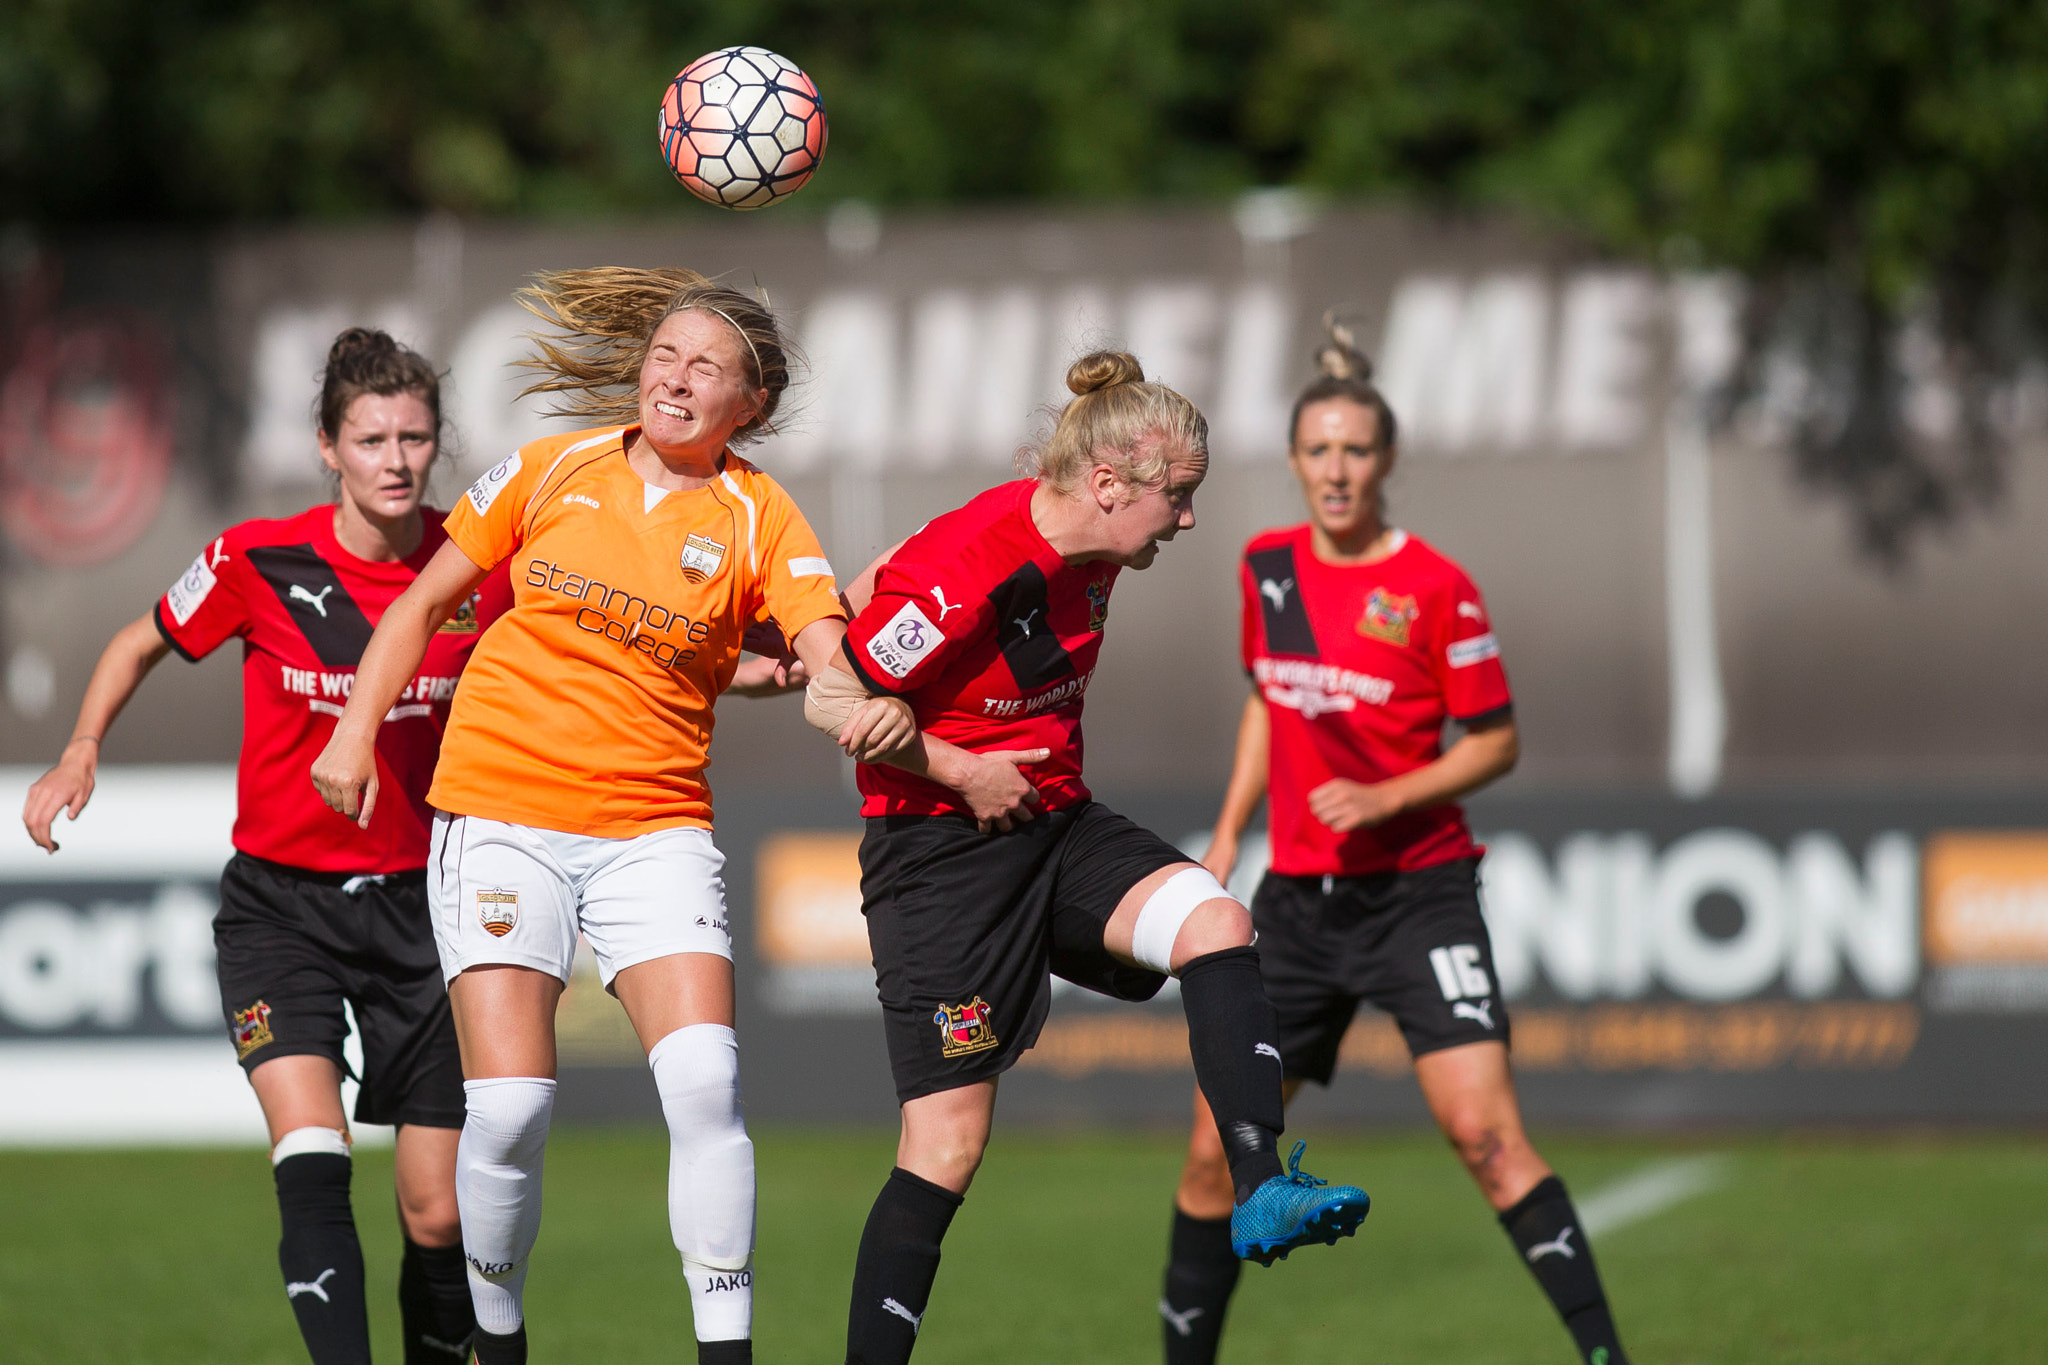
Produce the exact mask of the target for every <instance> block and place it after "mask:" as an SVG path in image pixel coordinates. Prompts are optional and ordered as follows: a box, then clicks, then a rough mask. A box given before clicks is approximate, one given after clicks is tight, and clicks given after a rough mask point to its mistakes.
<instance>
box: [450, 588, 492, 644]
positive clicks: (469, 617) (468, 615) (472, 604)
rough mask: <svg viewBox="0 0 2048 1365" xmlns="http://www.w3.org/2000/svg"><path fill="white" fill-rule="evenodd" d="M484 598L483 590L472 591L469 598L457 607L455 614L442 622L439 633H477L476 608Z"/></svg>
mask: <svg viewBox="0 0 2048 1365" xmlns="http://www.w3.org/2000/svg"><path fill="white" fill-rule="evenodd" d="M482 600H483V594H482V593H481V592H473V593H471V594H470V595H469V599H468V600H467V601H465V602H464V603H463V604H462V605H461V606H459V607H457V608H456V609H455V614H454V615H453V616H451V617H449V618H448V619H447V620H445V621H443V622H442V623H441V629H440V632H439V633H440V634H442V635H474V634H476V608H477V604H478V603H479V602H481V601H482Z"/></svg>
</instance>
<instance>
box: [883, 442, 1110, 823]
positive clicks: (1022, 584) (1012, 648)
mask: <svg viewBox="0 0 2048 1365" xmlns="http://www.w3.org/2000/svg"><path fill="white" fill-rule="evenodd" d="M1037 487H1038V483H1037V481H1036V480H1033V479H1020V480H1018V481H1016V482H1014V483H1006V484H1000V485H998V486H997V487H994V488H991V489H989V490H988V491H987V492H986V493H983V494H981V495H980V496H979V497H977V498H975V499H974V500H973V501H972V502H970V503H968V504H967V505H966V506H965V507H962V508H960V509H959V510H958V511H955V512H948V513H946V515H944V516H942V517H938V518H936V519H934V520H933V521H931V522H930V523H928V524H927V525H926V526H925V527H924V529H922V530H920V531H919V532H918V533H917V534H916V535H914V536H912V537H911V538H910V539H909V540H908V541H906V542H904V545H903V548H902V549H900V550H898V551H897V552H896V555H895V557H894V558H893V559H891V560H890V561H889V563H888V564H887V565H885V566H884V567H883V569H882V571H881V573H880V574H879V575H877V576H876V579H875V595H874V598H873V600H872V601H870V602H869V603H868V607H867V610H865V611H863V612H862V613H861V614H860V615H859V617H858V618H856V619H855V620H854V622H853V623H852V625H851V626H849V627H848V629H847V632H846V657H847V659H848V661H849V662H850V663H851V664H852V666H853V669H854V672H855V673H857V674H859V675H860V677H861V679H862V680H863V681H865V682H866V683H867V685H868V688H869V690H871V691H874V692H877V693H881V692H894V693H897V694H899V695H901V696H903V697H904V698H906V699H907V700H908V701H909V702H910V704H911V709H912V710H913V711H914V712H915V713H916V715H917V723H918V725H919V727H920V728H921V729H923V730H924V731H925V733H927V734H930V735H933V736H936V737H937V738H939V739H943V740H946V741H947V742H948V743H951V744H955V745H958V746H959V747H960V748H962V749H966V750H969V751H971V752H974V753H988V752H990V751H991V750H996V749H1050V750H1052V757H1051V758H1049V759H1047V760H1046V761H1045V762H1043V763H1037V764H1031V765H1029V766H1027V767H1025V768H1024V770H1023V771H1024V776H1025V777H1026V778H1027V779H1028V780H1029V781H1030V782H1031V783H1032V785H1033V786H1035V787H1037V788H1038V790H1039V793H1040V794H1041V795H1042V796H1043V797H1044V798H1045V808H1046V809H1048V810H1059V809H1060V808H1062V807H1064V806H1071V805H1073V804H1075V803H1076V802H1079V801H1085V800H1087V799H1088V788H1087V786H1086V785H1085V784H1084V783H1083V782H1082V781H1081V702H1082V698H1083V696H1084V694H1085V693H1086V692H1087V690H1088V680H1089V679H1090V678H1092V677H1093V676H1094V675H1095V659H1096V655H1097V653H1098V652H1099V651H1100V650H1101V648H1102V627H1103V623H1104V622H1105V621H1106V620H1107V619H1108V616H1109V590H1110V588H1111V586H1112V585H1113V584H1115V582H1116V576H1117V566H1116V565H1114V564H1110V563H1106V562H1102V561H1096V562H1093V563H1088V564H1068V563H1067V562H1066V561H1065V560H1064V559H1062V558H1060V556H1059V553H1058V552H1057V551H1055V550H1054V549H1053V548H1052V546H1051V545H1049V544H1047V543H1046V539H1045V537H1044V536H1042V535H1040V534H1039V533H1038V527H1037V526H1036V525H1034V524H1033V522H1032V520H1031V494H1032V491H1033V490H1034V489H1036V488H1037ZM859 778H860V790H861V795H862V797H863V798H864V799H863V801H862V803H861V814H863V815H943V814H953V813H964V812H965V811H966V809H967V808H966V807H965V806H964V805H962V804H961V802H960V799H959V797H958V796H957V795H956V794H955V793H953V792H952V791H950V790H948V789H947V788H945V787H942V786H940V785H939V784H938V783H936V782H932V781H929V780H927V779H925V778H922V777H918V776H915V775H914V774H911V773H907V772H904V771H903V770H902V769H900V768H893V767H889V766H887V765H881V764H862V765H861V767H860V769H859Z"/></svg>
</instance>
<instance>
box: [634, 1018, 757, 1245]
mask: <svg viewBox="0 0 2048 1365" xmlns="http://www.w3.org/2000/svg"><path fill="white" fill-rule="evenodd" d="M647 1064H648V1065H649V1066H650V1067H652V1068H653V1069H654V1086H655V1089H656V1090H658V1091H660V1092H661V1112H662V1116H663V1117H664V1118H666V1119H667V1120H668V1133H669V1157H668V1219H669V1232H670V1233H671V1234H672V1235H673V1236H674V1238H675V1244H676V1250H677V1251H678V1252H680V1253H681V1254H682V1258H683V1264H684V1266H685V1267H687V1268H691V1269H695V1268H699V1267H701V1268H703V1269H706V1270H714V1271H727V1272H740V1271H745V1270H748V1269H749V1267H750V1265H751V1263H752V1260H753V1255H754V1143H753V1140H752V1139H751V1138H749V1137H748V1136H747V1123H746V1116H745V1113H744V1111H743V1110H742V1108H741V1105H740V1050H739V1036H738V1035H737V1034H735V1033H734V1032H733V1031H732V1030H731V1029H730V1028H728V1027H726V1026H725V1025H724V1024H692V1025H691V1026H690V1027H688V1028H679V1029H677V1030H676V1031H675V1032H674V1033H671V1034H669V1035H668V1036H667V1037H666V1038H663V1039H662V1040H661V1041H660V1042H658V1043H656V1044H655V1045H654V1047H653V1048H652V1049H651V1050H650V1051H649V1052H648V1054H647ZM751 1278H752V1277H751V1275H749V1277H748V1279H749V1283H751ZM693 1282H694V1281H693Z"/></svg>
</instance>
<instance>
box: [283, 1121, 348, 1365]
mask: <svg viewBox="0 0 2048 1365" xmlns="http://www.w3.org/2000/svg"><path fill="white" fill-rule="evenodd" d="M352 1166H353V1163H352V1162H350V1161H349V1159H348V1158H347V1157H345V1156H337V1155H335V1154H334V1153H332V1152H307V1153H304V1154H303V1155H300V1156H288V1157H286V1158H285V1159H284V1160H283V1161H280V1162H279V1163H278V1164H277V1168H276V1170H275V1171H274V1172H273V1173H272V1174H273V1175H275V1177H276V1179H277V1212H278V1221H279V1223H280V1224H281V1225H282V1227H283V1235H282V1236H281V1237H279V1239H278V1243H277V1265H278V1268H279V1269H280V1270H282V1271H284V1292H285V1295H286V1297H287V1298H288V1299H290V1301H291V1305H292V1313H293V1315H294V1316H296V1317H297V1318H298V1320H299V1335H300V1336H302V1337H304V1338H305V1339H306V1351H307V1353H308V1354H309V1355H311V1356H312V1357H313V1365H368V1362H369V1359H370V1313H369V1309H368V1308H366V1307H365V1306H364V1303H363V1248H362V1244H361V1243H360V1242H358V1241H357V1240H356V1220H355V1213H354V1210H352V1209H351V1208H350V1206H349V1200H348V1182H349V1175H350V1173H351V1168H352Z"/></svg>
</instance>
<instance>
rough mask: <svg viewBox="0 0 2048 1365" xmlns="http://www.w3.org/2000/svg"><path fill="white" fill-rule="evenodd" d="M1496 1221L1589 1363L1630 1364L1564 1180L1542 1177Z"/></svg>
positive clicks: (1590, 1248)
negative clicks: (1615, 1327) (1520, 1255)
mask: <svg viewBox="0 0 2048 1365" xmlns="http://www.w3.org/2000/svg"><path fill="white" fill-rule="evenodd" d="M1500 1225H1501V1226H1502V1227H1503V1228H1505V1229H1507V1234H1508V1238H1509V1239H1510V1240H1511V1241H1513V1242H1514V1244H1515V1249H1516V1250H1517V1251H1519V1252H1521V1253H1522V1259H1523V1260H1524V1261H1526V1262H1527V1263H1528V1266H1529V1270H1530V1272H1531V1273H1532V1274H1534V1275H1535V1276H1536V1283H1538V1284H1540V1285H1542V1286H1543V1292H1544V1293H1546V1294H1548V1295H1549V1296H1550V1302H1551V1303H1552V1305H1554V1306H1555V1307H1556V1309H1557V1315H1558V1316H1559V1317H1561V1318H1563V1319H1564V1325H1565V1327H1566V1328H1567V1329H1568V1330H1569V1331H1570V1332H1571V1334H1572V1340H1573V1341H1575V1342H1577V1343H1578V1344H1579V1354H1580V1355H1581V1356H1584V1357H1585V1359H1586V1361H1587V1365H1628V1357H1627V1356H1626V1355H1625V1354H1623V1353H1622V1349H1621V1338H1620V1337H1618V1336H1616V1335H1615V1333H1614V1317H1613V1315H1612V1314H1611V1313H1610V1312H1608V1309H1607V1293H1606V1291H1605V1290H1603V1289H1602V1288H1601V1287H1600V1272H1599V1271H1598V1270H1596V1269H1595V1268H1594V1266H1593V1248H1592V1246H1591V1245H1590V1244H1588V1242H1587V1241H1586V1231H1585V1229H1584V1228H1583V1227H1581V1226H1580V1225H1579V1214H1578V1210H1576V1209H1574V1208H1573V1207H1572V1197H1571V1196H1570V1195H1569V1194H1566V1193H1565V1188H1564V1182H1563V1181H1562V1180H1559V1179H1558V1178H1557V1177H1556V1176H1554V1175H1552V1176H1545V1177H1544V1178H1543V1179H1542V1180H1540V1181H1538V1182H1537V1185H1536V1188H1535V1189H1533V1190H1531V1191H1529V1193H1527V1194H1525V1195H1523V1196H1522V1201H1521V1202H1520V1203H1519V1204H1516V1205H1515V1206H1514V1207H1513V1208H1511V1209H1509V1210H1508V1211H1507V1212H1506V1213H1503V1214H1502V1215H1501V1216H1500Z"/></svg>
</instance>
